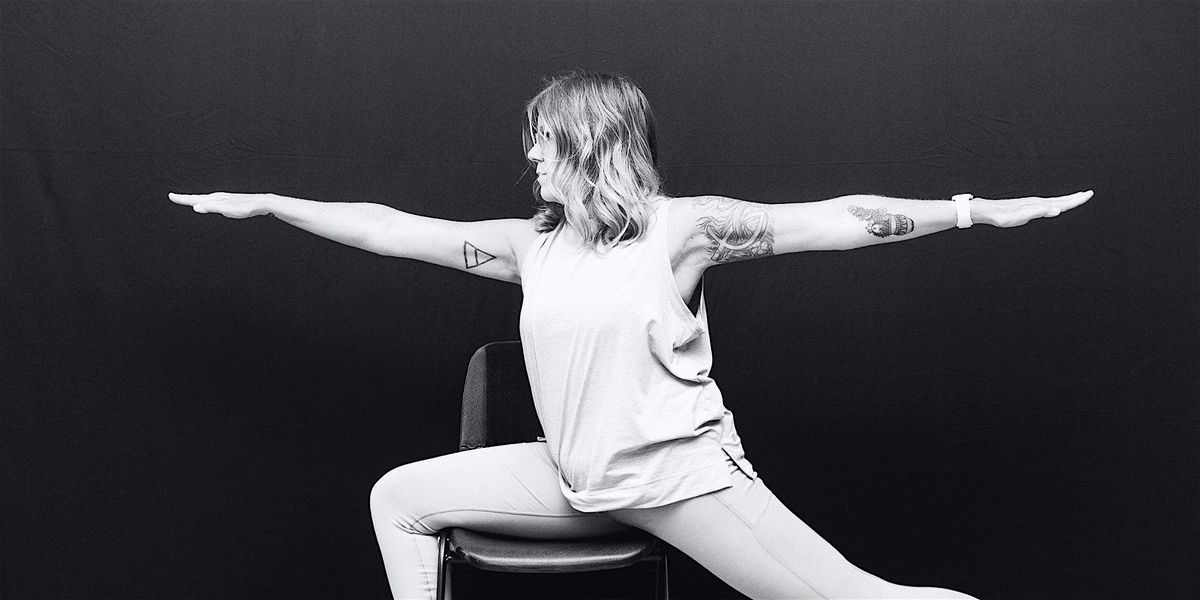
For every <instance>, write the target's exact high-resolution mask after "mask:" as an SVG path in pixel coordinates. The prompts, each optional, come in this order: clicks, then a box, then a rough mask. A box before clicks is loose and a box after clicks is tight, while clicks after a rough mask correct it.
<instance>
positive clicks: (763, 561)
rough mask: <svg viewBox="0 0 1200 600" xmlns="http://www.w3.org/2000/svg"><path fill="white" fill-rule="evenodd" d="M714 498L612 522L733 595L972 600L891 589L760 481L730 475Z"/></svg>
mask: <svg viewBox="0 0 1200 600" xmlns="http://www.w3.org/2000/svg"><path fill="white" fill-rule="evenodd" d="M733 475H734V478H735V484H734V485H733V486H732V487H729V488H725V489H723V490H719V491H716V492H712V493H709V494H705V495H703V496H698V497H696V498H690V499H687V500H682V501H680V502H675V503H673V504H668V505H666V506H661V507H656V508H646V509H624V510H618V511H613V512H612V513H610V514H611V516H612V517H613V518H614V519H616V520H618V521H621V522H623V523H625V524H627V525H630V526H632V527H637V528H639V529H644V530H646V531H649V532H650V533H653V534H654V535H656V536H658V537H660V538H662V539H663V540H665V541H666V542H668V543H670V544H671V545H673V546H675V547H676V548H678V549H679V550H680V551H682V552H684V553H685V554H687V555H688V556H690V557H692V558H693V559H695V560H696V562H698V563H700V564H701V565H703V566H704V567H705V568H707V569H708V570H710V571H712V573H713V574H714V575H716V576H717V577H719V578H721V580H722V581H725V582H726V583H728V584H729V585H730V586H732V587H733V588H734V589H737V590H738V591H740V592H742V593H743V594H746V595H747V596H749V597H751V598H755V599H759V598H788V599H798V598H970V596H967V595H966V594H960V593H958V592H954V591H951V590H944V589H939V588H916V587H908V586H901V585H896V584H893V583H890V582H887V581H885V580H883V579H880V578H879V577H876V576H874V575H871V574H870V573H867V572H866V571H863V570H861V569H859V568H858V567H856V566H854V565H853V564H851V563H850V562H849V561H847V560H846V558H845V557H843V556H842V554H841V553H840V552H838V551H837V550H836V549H835V548H834V547H833V546H832V545H830V544H829V543H828V542H826V541H825V540H824V539H823V538H822V537H821V536H820V535H818V534H817V532H816V531H813V529H812V528H811V527H809V526H808V525H806V524H805V523H804V522H803V521H801V520H800V519H799V518H798V517H796V515H794V514H792V512H791V511H790V510H788V509H787V507H785V506H784V505H783V504H782V503H781V502H780V501H779V499H778V498H776V497H775V494H773V493H772V492H771V490H769V489H768V488H767V487H766V485H765V484H763V482H762V480H761V479H759V478H755V479H753V480H751V479H750V478H749V477H746V476H745V475H743V474H741V473H740V471H737V472H734V474H733Z"/></svg>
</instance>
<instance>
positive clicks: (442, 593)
mask: <svg viewBox="0 0 1200 600" xmlns="http://www.w3.org/2000/svg"><path fill="white" fill-rule="evenodd" d="M449 579H450V557H449V556H446V534H445V533H439V534H438V572H437V596H435V597H436V598H437V600H447V592H448V590H447V589H446V583H447V582H448V581H449Z"/></svg>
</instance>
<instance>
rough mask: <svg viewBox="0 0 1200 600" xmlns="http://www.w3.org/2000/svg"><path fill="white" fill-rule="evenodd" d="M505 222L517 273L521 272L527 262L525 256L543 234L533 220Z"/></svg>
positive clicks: (504, 220) (510, 220) (506, 220)
mask: <svg viewBox="0 0 1200 600" xmlns="http://www.w3.org/2000/svg"><path fill="white" fill-rule="evenodd" d="M503 222H504V229H505V233H506V234H507V235H508V243H509V247H510V248H512V254H513V258H514V259H515V262H516V267H517V271H518V272H520V271H521V268H522V266H523V264H524V262H525V255H526V254H528V253H529V249H530V248H531V247H532V246H533V245H534V243H535V242H536V241H537V239H538V237H540V236H541V235H542V233H543V232H540V231H538V230H537V224H536V223H535V222H534V220H533V219H503Z"/></svg>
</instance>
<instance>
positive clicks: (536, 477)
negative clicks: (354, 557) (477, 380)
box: [371, 442, 626, 539]
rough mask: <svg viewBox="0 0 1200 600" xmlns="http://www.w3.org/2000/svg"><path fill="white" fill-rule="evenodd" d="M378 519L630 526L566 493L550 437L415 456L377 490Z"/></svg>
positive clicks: (580, 529) (425, 526)
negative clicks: (576, 504)
mask: <svg viewBox="0 0 1200 600" xmlns="http://www.w3.org/2000/svg"><path fill="white" fill-rule="evenodd" d="M371 510H372V513H374V517H375V518H376V519H380V518H383V519H386V520H387V521H389V522H390V523H391V524H393V525H395V526H396V527H399V528H401V529H403V530H405V531H408V532H410V533H420V534H427V535H428V534H433V533H436V532H437V531H439V530H442V529H445V528H447V527H465V528H468V529H473V530H476V531H482V532H486V533H496V534H508V535H519V536H521V537H531V538H546V539H549V538H561V537H577V536H586V535H600V534H604V533H611V532H615V531H620V530H623V529H626V527H625V526H624V525H621V524H620V523H617V522H615V521H613V520H612V519H611V518H609V517H608V516H607V515H604V514H600V513H584V512H580V511H578V510H575V509H574V508H572V507H571V505H570V504H569V503H568V502H567V500H566V498H565V497H563V495H562V491H561V488H560V487H559V476H558V470H557V469H556V468H555V466H554V463H553V462H551V460H550V456H549V453H548V452H547V449H546V444H545V443H544V442H529V443H524V444H508V445H503V446H493V447H488V448H477V449H475V450H467V451H464V452H456V453H454V454H447V455H445V456H438V457H435V458H431V459H428V460H422V461H419V462H415V463H410V464H407V465H403V466H400V467H397V468H395V469H393V470H392V471H390V472H388V473H387V474H386V475H384V476H383V477H382V478H381V479H380V480H379V482H378V483H376V484H375V488H374V489H373V490H372V491H371Z"/></svg>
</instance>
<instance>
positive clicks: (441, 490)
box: [371, 442, 971, 600]
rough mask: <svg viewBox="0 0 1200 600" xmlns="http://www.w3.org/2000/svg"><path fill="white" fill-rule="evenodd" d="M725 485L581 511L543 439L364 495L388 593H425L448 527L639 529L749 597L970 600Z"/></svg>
mask: <svg viewBox="0 0 1200 600" xmlns="http://www.w3.org/2000/svg"><path fill="white" fill-rule="evenodd" d="M728 465H729V469H730V472H732V473H735V476H734V481H735V482H736V483H735V484H734V485H733V487H729V488H725V489H723V490H719V491H716V492H712V493H709V494H704V495H702V496H698V497H695V498H690V499H687V500H681V501H679V502H675V503H672V504H668V505H666V506H660V507H656V508H628V509H622V510H615V511H611V512H605V513H584V512H579V511H577V510H575V509H574V508H572V507H571V505H570V504H568V503H567V500H566V498H564V497H563V495H562V492H561V491H560V490H559V487H558V480H559V477H558V472H557V470H556V468H555V466H554V464H553V463H552V462H551V461H550V456H549V454H548V452H547V450H546V444H545V443H544V442H531V443H526V444H511V445H507V446H495V447H491V448H480V449H477V450H469V451H466V452H458V453H455V454H448V455H446V456H439V457H437V458H432V459H429V460H423V461H420V462H415V463H412V464H407V465H404V466H401V467H397V468H396V469H393V470H392V471H390V472H389V473H388V474H387V475H384V476H383V478H381V479H380V480H379V482H378V483H376V484H375V488H374V489H373V490H371V517H372V519H373V520H374V523H375V534H376V536H377V537H378V538H379V548H380V551H381V552H382V553H383V563H384V567H385V568H386V569H387V576H388V581H389V582H390V584H391V588H392V595H393V596H395V597H396V598H397V599H404V600H428V599H429V598H433V597H434V594H435V589H436V581H437V565H438V543H437V537H436V535H435V534H436V533H437V532H438V531H439V530H441V529H444V528H447V527H465V528H468V529H473V530H476V531H482V532H488V533H496V534H509V535H519V536H521V537H527V538H542V539H553V538H569V537H579V536H589V535H599V534H604V533H612V532H616V531H620V530H623V529H626V528H627V527H636V528H638V529H642V530H645V531H648V532H650V533H652V534H654V535H656V536H658V537H659V538H660V539H662V540H663V541H665V542H667V543H668V544H671V545H672V546H674V547H675V548H677V549H679V550H680V551H682V552H684V553H686V554H687V555H688V556H690V557H692V558H693V559H695V560H696V562H698V563H700V564H701V565H703V566H704V567H705V568H706V569H708V570H710V571H712V572H713V574H715V575H716V576H717V577H719V578H721V579H722V580H723V581H725V582H726V583H728V584H729V585H730V586H732V587H733V588H734V589H736V590H738V591H739V592H741V593H743V594H745V595H747V596H749V597H751V598H787V599H789V600H793V599H799V598H971V596H968V595H966V594H961V593H959V592H955V591H952V590H946V589H941V588H931V587H909V586H902V585H897V584H894V583H889V582H887V581H884V580H882V579H880V578H878V577H876V576H874V575H871V574H870V573H867V572H866V571H863V570H862V569H859V568H858V567H855V566H854V565H852V564H850V562H849V561H847V560H846V559H845V558H844V557H843V556H842V555H841V553H839V552H838V551H837V550H835V549H834V548H833V546H831V545H829V543H828V542H826V541H825V540H824V539H822V538H821V536H819V535H817V533H816V532H815V531H813V530H812V529H811V528H810V527H809V526H808V525H805V524H804V522H803V521H801V520H800V519H799V518H797V517H796V515H793V514H792V513H791V511H789V510H788V509H787V507H785V506H784V505H783V504H782V503H780V502H779V500H778V499H776V498H775V494H773V493H771V490H769V489H767V486H766V485H765V484H763V482H762V480H761V479H759V478H755V479H750V478H749V477H748V476H745V475H744V474H742V472H741V471H740V470H739V469H738V468H737V466H736V465H734V463H733V461H729V462H728Z"/></svg>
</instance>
